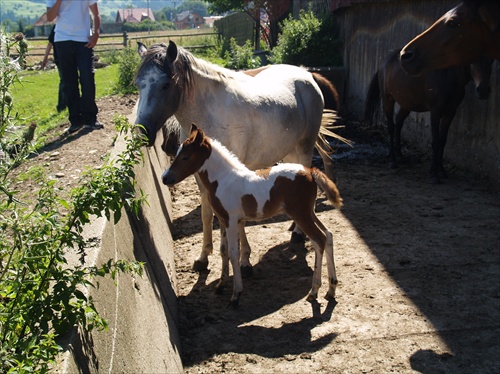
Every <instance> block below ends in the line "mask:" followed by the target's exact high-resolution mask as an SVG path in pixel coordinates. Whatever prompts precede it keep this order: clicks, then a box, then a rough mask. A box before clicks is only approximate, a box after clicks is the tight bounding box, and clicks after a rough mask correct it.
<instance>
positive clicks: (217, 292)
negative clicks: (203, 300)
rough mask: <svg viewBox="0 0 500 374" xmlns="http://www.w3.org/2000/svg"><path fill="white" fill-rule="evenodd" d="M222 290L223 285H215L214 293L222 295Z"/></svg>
mask: <svg viewBox="0 0 500 374" xmlns="http://www.w3.org/2000/svg"><path fill="white" fill-rule="evenodd" d="M223 292H224V286H223V285H221V284H218V285H217V286H215V294H216V295H222V293H223Z"/></svg>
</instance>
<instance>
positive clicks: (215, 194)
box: [162, 124, 342, 307]
mask: <svg viewBox="0 0 500 374" xmlns="http://www.w3.org/2000/svg"><path fill="white" fill-rule="evenodd" d="M196 172H198V173H199V176H200V179H201V180H202V182H203V184H204V186H205V188H206V189H207V190H208V192H209V196H210V204H211V205H212V208H213V210H214V212H215V214H216V215H217V217H218V218H219V221H220V225H221V256H222V274H221V278H220V281H219V283H218V284H217V286H216V290H218V291H220V290H221V289H222V286H223V284H224V282H225V281H226V280H227V278H229V258H230V259H231V265H232V268H233V294H232V296H231V304H230V305H231V306H232V307H237V305H238V300H239V297H240V294H241V292H242V291H243V282H242V278H241V270H240V253H239V252H240V249H239V240H238V239H239V230H243V229H244V227H245V221H259V220H262V219H266V218H270V217H273V216H275V215H276V214H278V213H282V212H285V213H286V214H287V215H288V216H289V217H290V218H291V219H293V220H294V221H295V222H296V223H297V224H298V225H299V227H300V228H301V229H302V230H303V231H304V233H305V234H306V235H307V236H308V237H309V238H310V239H311V242H312V244H313V246H314V250H315V254H316V258H315V266H314V273H313V281H312V288H311V291H310V292H309V295H308V297H307V300H308V301H313V300H315V299H316V298H317V296H318V290H319V287H320V286H321V267H322V260H323V252H326V260H327V261H326V262H327V268H328V292H327V294H326V296H325V297H326V299H328V300H331V299H334V298H335V288H336V286H337V283H338V281H337V275H336V273H335V263H334V259H333V237H332V233H331V232H330V231H329V230H328V229H327V228H326V227H325V226H324V225H323V224H322V223H321V221H320V220H319V219H318V217H317V216H316V214H315V213H314V208H315V205H316V195H317V187H319V188H320V189H321V190H323V191H324V192H325V194H326V196H327V198H328V200H330V202H331V203H332V204H333V205H334V206H336V207H341V206H342V198H341V197H340V194H339V191H338V189H337V186H336V185H335V183H333V182H332V181H331V180H330V179H328V177H327V176H326V175H325V174H324V173H322V172H321V171H320V170H318V169H316V168H306V167H304V166H302V165H300V164H278V165H276V166H273V167H271V168H268V169H262V170H258V171H252V170H250V169H248V168H247V167H246V166H245V165H244V164H243V163H242V162H240V161H239V160H238V159H237V158H236V156H234V155H233V154H232V153H231V152H230V151H229V150H228V149H227V148H225V147H224V146H223V145H222V144H221V143H219V142H218V141H217V140H215V139H211V138H209V137H207V136H205V134H204V133H203V131H202V130H201V129H198V128H197V127H196V125H194V124H193V125H192V126H191V134H190V136H189V138H187V139H186V141H184V143H182V145H181V146H180V148H179V150H178V151H177V155H176V157H175V159H174V161H173V162H172V165H171V166H170V167H169V168H168V169H167V170H165V172H164V173H163V175H162V180H163V183H164V184H166V185H167V186H169V187H171V186H173V185H175V184H176V183H179V182H181V181H182V180H184V179H185V178H186V177H188V176H190V175H191V174H194V173H196ZM228 249H229V258H228Z"/></svg>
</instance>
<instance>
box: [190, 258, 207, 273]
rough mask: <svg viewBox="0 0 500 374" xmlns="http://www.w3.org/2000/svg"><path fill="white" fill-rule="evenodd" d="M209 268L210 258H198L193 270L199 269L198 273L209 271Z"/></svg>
mask: <svg viewBox="0 0 500 374" xmlns="http://www.w3.org/2000/svg"><path fill="white" fill-rule="evenodd" d="M207 269H208V260H196V261H195V262H194V263H193V270H194V271H197V272H198V273H202V272H204V271H207Z"/></svg>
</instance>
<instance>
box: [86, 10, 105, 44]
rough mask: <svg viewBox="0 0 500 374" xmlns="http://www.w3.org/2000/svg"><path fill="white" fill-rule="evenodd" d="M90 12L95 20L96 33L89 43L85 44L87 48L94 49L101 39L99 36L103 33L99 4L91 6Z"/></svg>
mask: <svg viewBox="0 0 500 374" xmlns="http://www.w3.org/2000/svg"><path fill="white" fill-rule="evenodd" d="M90 11H91V12H92V17H93V19H94V32H93V33H92V35H91V36H90V37H89V42H88V43H87V44H85V47H87V48H94V47H95V46H96V44H97V40H98V39H99V34H100V33H101V14H100V13H99V7H98V6H97V3H94V4H92V5H91V6H90Z"/></svg>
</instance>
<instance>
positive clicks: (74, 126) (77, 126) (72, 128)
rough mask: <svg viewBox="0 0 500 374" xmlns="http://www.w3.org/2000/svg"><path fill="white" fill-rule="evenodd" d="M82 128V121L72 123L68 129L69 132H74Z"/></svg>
mask: <svg viewBox="0 0 500 374" xmlns="http://www.w3.org/2000/svg"><path fill="white" fill-rule="evenodd" d="M81 128H82V124H81V123H72V124H71V126H70V127H68V129H67V130H66V131H67V132H68V134H73V133H75V132H77V131H78V130H80V129H81Z"/></svg>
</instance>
